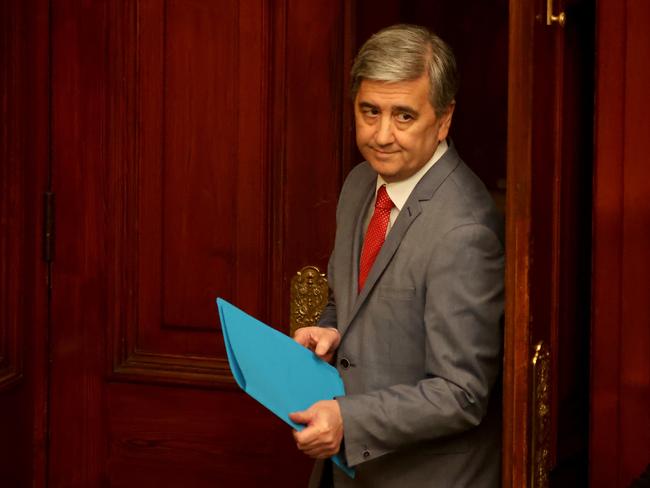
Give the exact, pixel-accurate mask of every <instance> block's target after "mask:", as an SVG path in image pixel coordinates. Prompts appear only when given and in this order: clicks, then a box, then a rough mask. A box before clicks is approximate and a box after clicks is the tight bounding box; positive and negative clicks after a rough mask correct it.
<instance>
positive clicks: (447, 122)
mask: <svg viewBox="0 0 650 488" xmlns="http://www.w3.org/2000/svg"><path fill="white" fill-rule="evenodd" d="M455 108H456V100H453V101H452V102H451V103H450V104H449V106H448V107H447V109H446V110H445V112H444V113H443V114H442V115H441V116H440V127H439V128H438V141H443V140H445V139H446V138H447V135H448V134H449V128H450V127H451V119H452V117H453V115H454V109H455Z"/></svg>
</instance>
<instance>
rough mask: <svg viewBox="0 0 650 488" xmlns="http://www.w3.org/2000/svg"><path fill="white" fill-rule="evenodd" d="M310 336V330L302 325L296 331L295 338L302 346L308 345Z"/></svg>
mask: <svg viewBox="0 0 650 488" xmlns="http://www.w3.org/2000/svg"><path fill="white" fill-rule="evenodd" d="M310 336H311V334H309V332H308V331H306V330H305V328H304V327H301V328H300V329H298V330H296V332H295V333H294V335H293V340H294V341H296V342H297V343H298V344H300V345H301V346H305V347H307V346H308V345H309V342H310V340H311V338H310Z"/></svg>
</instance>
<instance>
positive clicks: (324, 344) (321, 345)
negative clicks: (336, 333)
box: [314, 337, 333, 358]
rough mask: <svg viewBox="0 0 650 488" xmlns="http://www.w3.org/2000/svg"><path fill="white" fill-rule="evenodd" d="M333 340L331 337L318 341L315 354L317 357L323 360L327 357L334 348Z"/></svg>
mask: <svg viewBox="0 0 650 488" xmlns="http://www.w3.org/2000/svg"><path fill="white" fill-rule="evenodd" d="M332 342H333V341H332V339H331V338H330V337H323V338H321V340H320V341H318V344H317V345H316V349H315V351H314V352H315V353H316V356H318V357H320V358H322V357H323V356H325V355H327V353H328V352H330V349H331V348H332Z"/></svg>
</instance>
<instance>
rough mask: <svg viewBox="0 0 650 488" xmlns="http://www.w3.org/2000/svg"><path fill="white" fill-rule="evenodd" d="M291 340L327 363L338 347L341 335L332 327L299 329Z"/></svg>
mask: <svg viewBox="0 0 650 488" xmlns="http://www.w3.org/2000/svg"><path fill="white" fill-rule="evenodd" d="M293 339H294V340H295V341H296V342H297V343H298V344H301V345H303V346H305V347H306V348H307V349H310V350H311V351H313V352H314V354H316V356H318V357H319V358H321V359H322V360H323V361H327V362H328V363H329V362H330V361H332V358H333V357H334V353H335V352H336V348H338V347H339V343H340V342H341V334H340V333H339V331H338V330H337V329H335V328H333V327H300V328H299V329H298V330H296V333H295V335H294V336H293Z"/></svg>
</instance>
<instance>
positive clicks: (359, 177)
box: [343, 161, 377, 188]
mask: <svg viewBox="0 0 650 488" xmlns="http://www.w3.org/2000/svg"><path fill="white" fill-rule="evenodd" d="M376 179H377V173H375V170H373V169H372V167H371V166H370V164H369V163H368V161H364V162H363V163H359V164H357V165H356V166H355V167H354V168H352V170H351V171H350V173H349V174H348V175H347V177H346V178H345V182H344V183H343V187H344V188H345V187H346V186H349V185H354V186H357V185H363V184H364V183H369V182H371V181H375V180H376Z"/></svg>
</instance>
